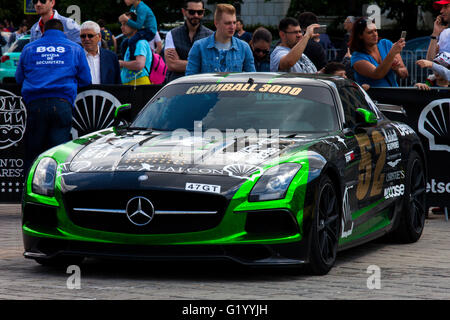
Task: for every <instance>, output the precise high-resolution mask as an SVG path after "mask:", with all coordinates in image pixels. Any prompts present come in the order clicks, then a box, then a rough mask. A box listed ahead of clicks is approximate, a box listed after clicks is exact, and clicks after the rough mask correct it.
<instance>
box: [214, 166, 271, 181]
mask: <svg viewBox="0 0 450 320" xmlns="http://www.w3.org/2000/svg"><path fill="white" fill-rule="evenodd" d="M223 170H224V171H225V172H227V173H228V174H229V175H230V177H234V178H238V179H248V180H252V181H253V180H254V179H255V178H257V177H259V176H261V175H262V173H263V169H262V168H260V167H257V166H252V165H246V164H232V165H228V166H225V167H224V168H223ZM257 172H258V173H257ZM255 173H257V174H255ZM251 176H252V177H251Z"/></svg>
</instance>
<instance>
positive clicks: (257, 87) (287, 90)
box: [186, 83, 302, 96]
mask: <svg viewBox="0 0 450 320" xmlns="http://www.w3.org/2000/svg"><path fill="white" fill-rule="evenodd" d="M230 91H235V92H263V93H277V94H285V95H291V96H298V95H299V94H300V92H302V88H300V87H296V86H287V85H283V86H282V85H277V84H261V83H255V84H251V83H220V84H205V85H195V86H191V87H189V88H188V89H187V90H186V94H202V93H210V92H230Z"/></svg>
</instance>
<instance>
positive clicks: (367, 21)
mask: <svg viewBox="0 0 450 320" xmlns="http://www.w3.org/2000/svg"><path fill="white" fill-rule="evenodd" d="M356 23H357V24H360V25H365V24H369V23H375V19H369V18H361V19H359V20H358V21H357V22H356Z"/></svg>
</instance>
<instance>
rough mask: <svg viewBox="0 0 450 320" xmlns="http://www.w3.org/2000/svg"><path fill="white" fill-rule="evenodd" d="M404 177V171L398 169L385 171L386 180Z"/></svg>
mask: <svg viewBox="0 0 450 320" xmlns="http://www.w3.org/2000/svg"><path fill="white" fill-rule="evenodd" d="M401 179H405V171H403V170H399V171H394V172H388V173H386V182H391V181H395V180H401Z"/></svg>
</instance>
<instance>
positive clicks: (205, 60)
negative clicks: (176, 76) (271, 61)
mask: <svg viewBox="0 0 450 320" xmlns="http://www.w3.org/2000/svg"><path fill="white" fill-rule="evenodd" d="M214 25H215V26H216V29H217V31H216V32H214V33H213V34H212V35H211V36H209V37H206V38H203V39H200V40H197V41H196V42H195V43H194V45H193V46H192V49H191V51H190V52H189V56H188V64H187V66H186V75H192V74H198V73H208V72H242V71H244V72H255V71H256V70H255V63H254V59H253V54H252V50H251V49H250V46H249V45H248V44H247V43H246V42H244V41H242V40H239V39H237V38H236V37H233V35H234V33H235V31H236V10H235V8H234V7H233V6H232V5H230V4H218V5H217V7H216V12H215V13H214Z"/></svg>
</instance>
